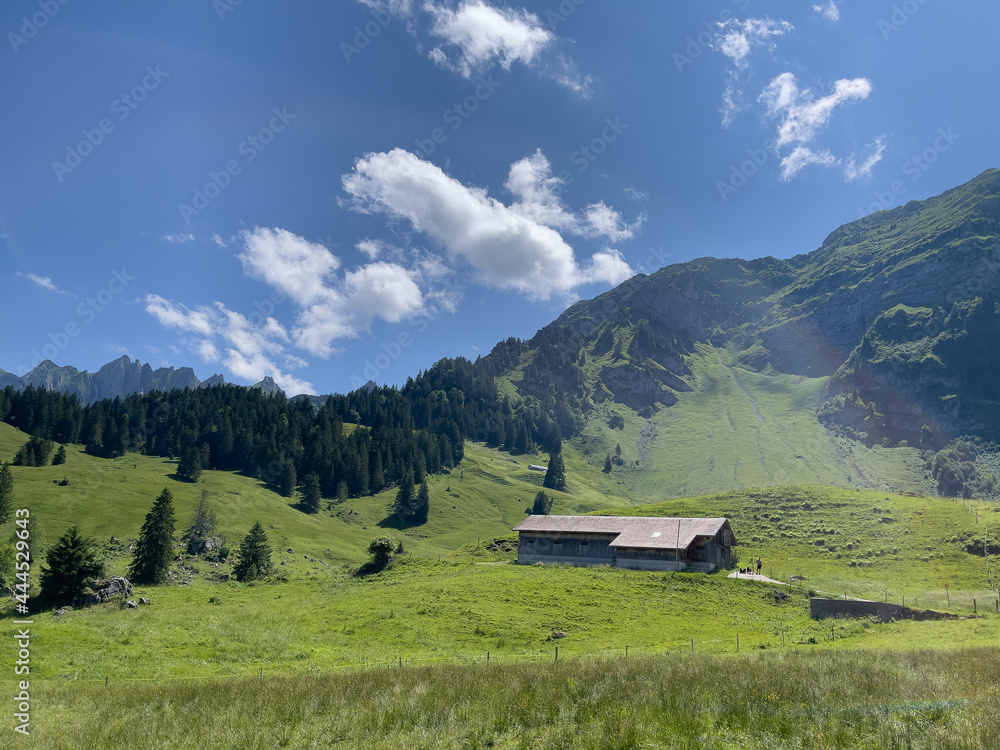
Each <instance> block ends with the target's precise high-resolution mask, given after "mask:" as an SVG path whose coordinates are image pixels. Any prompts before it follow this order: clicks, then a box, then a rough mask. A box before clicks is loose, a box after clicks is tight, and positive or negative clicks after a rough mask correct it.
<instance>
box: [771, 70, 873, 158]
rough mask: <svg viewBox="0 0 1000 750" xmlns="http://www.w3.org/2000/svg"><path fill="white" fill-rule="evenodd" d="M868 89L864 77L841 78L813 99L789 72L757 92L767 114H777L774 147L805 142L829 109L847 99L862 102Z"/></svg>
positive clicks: (828, 115) (828, 114)
mask: <svg viewBox="0 0 1000 750" xmlns="http://www.w3.org/2000/svg"><path fill="white" fill-rule="evenodd" d="M871 92H872V84H871V81H869V80H868V79H867V78H853V79H847V78H842V79H840V80H839V81H837V82H836V83H835V84H834V87H833V93H832V94H830V95H828V96H824V97H823V98H822V99H814V98H813V94H812V91H811V90H809V89H800V88H799V86H798V84H797V83H796V81H795V76H794V75H793V74H792V73H782V74H781V75H779V76H778V77H777V78H775V79H774V80H773V81H771V83H770V84H768V87H767V88H766V89H765V90H764V93H762V94H761V95H760V101H762V102H763V103H764V104H765V105H766V106H767V111H768V114H770V115H775V116H776V115H780V116H781V117H782V118H783V119H782V121H781V124H780V125H779V126H778V146H779V147H780V146H785V145H788V144H793V143H808V142H809V141H811V140H812V139H813V138H815V136H816V133H817V132H818V131H819V130H820V129H821V128H823V127H825V126H826V125H827V124H828V123H829V122H830V118H831V117H833V111H834V110H835V109H836V108H837V107H838V106H840V105H841V104H845V103H847V102H849V101H863V100H864V99H867V98H868V95H869V94H870V93H871Z"/></svg>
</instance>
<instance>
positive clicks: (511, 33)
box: [423, 0, 555, 78]
mask: <svg viewBox="0 0 1000 750" xmlns="http://www.w3.org/2000/svg"><path fill="white" fill-rule="evenodd" d="M423 9H424V11H426V12H427V13H429V14H430V15H431V16H432V17H433V26H432V27H431V34H433V35H434V36H436V37H439V38H441V39H443V40H444V41H445V42H446V43H447V44H449V45H451V46H454V47H457V48H458V54H457V56H455V57H453V58H450V57H448V56H447V55H445V56H444V59H445V61H446V64H448V65H450V66H452V67H454V68H455V69H456V70H457V71H458V72H459V73H460V74H461V75H462V76H464V77H465V78H469V77H471V76H472V74H473V73H474V72H479V71H482V70H486V69H488V68H490V67H492V66H493V65H494V64H496V63H499V64H500V66H501V67H502V68H503V69H504V70H510V66H511V64H513V63H514V62H521V63H523V64H524V65H527V66H529V67H530V66H531V64H532V62H534V61H535V59H536V58H537V57H538V55H539V54H540V53H541V52H542V50H544V49H545V48H546V47H548V46H549V45H550V44H551V43H552V41H553V40H554V39H555V37H554V36H553V34H552V33H551V32H550V31H548V30H547V29H545V28H544V27H543V26H542V22H541V20H540V19H539V18H538V16H536V15H535V14H534V13H529V12H528V11H526V10H520V11H518V10H513V9H500V8H494V7H492V6H491V5H489V4H487V3H486V2H484V1H483V0H463V2H462V3H461V4H460V5H459V7H458V10H452V9H451V8H448V7H446V6H445V5H443V4H442V5H435V4H434V3H433V2H426V3H424V6H423ZM438 49H440V48H438ZM441 55H444V52H443V50H441V51H440V55H438V58H439V59H436V60H435V62H438V64H441V62H440V61H439V60H440V56H441Z"/></svg>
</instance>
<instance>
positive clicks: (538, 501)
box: [531, 490, 552, 516]
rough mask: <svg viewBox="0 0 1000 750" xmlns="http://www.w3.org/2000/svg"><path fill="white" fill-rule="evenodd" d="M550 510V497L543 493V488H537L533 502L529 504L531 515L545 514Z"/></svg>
mask: <svg viewBox="0 0 1000 750" xmlns="http://www.w3.org/2000/svg"><path fill="white" fill-rule="evenodd" d="M550 510H552V498H550V497H549V496H548V495H546V494H545V491H544V490H539V491H538V494H537V495H535V502H534V503H533V504H532V506H531V514H532V515H533V516H547V515H548V514H549V511H550Z"/></svg>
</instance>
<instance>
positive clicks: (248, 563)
mask: <svg viewBox="0 0 1000 750" xmlns="http://www.w3.org/2000/svg"><path fill="white" fill-rule="evenodd" d="M272 570H273V564H272V563H271V545H270V544H268V543H267V534H266V533H265V532H264V527H263V526H261V525H260V521H257V523H255V524H254V525H253V526H252V527H251V529H250V533H249V534H247V535H246V538H245V539H244V540H243V543H242V544H241V545H240V551H239V557H238V560H237V562H236V567H235V568H233V573H234V575H235V576H236V580H237V581H256V580H259V579H261V578H267V577H268V576H269V575H271V571H272Z"/></svg>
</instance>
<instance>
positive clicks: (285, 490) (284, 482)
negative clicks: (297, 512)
mask: <svg viewBox="0 0 1000 750" xmlns="http://www.w3.org/2000/svg"><path fill="white" fill-rule="evenodd" d="M296 484H297V482H296V481H295V464H293V463H292V459H290V458H286V459H285V461H284V463H283V464H282V465H281V476H279V477H278V494H280V495H281V496H282V497H291V496H292V495H293V494H295V485H296Z"/></svg>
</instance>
